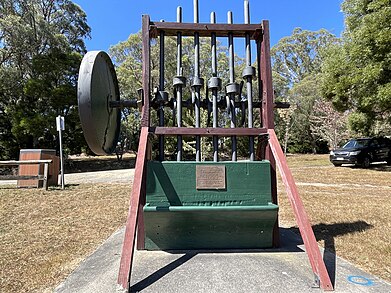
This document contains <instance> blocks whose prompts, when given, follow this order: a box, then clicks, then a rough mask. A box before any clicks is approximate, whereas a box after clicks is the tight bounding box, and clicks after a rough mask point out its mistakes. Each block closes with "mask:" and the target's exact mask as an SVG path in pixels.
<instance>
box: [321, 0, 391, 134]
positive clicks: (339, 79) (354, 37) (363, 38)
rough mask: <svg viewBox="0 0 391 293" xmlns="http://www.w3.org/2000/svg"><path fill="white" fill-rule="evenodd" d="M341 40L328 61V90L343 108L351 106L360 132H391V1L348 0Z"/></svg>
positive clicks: (351, 121) (352, 118)
mask: <svg viewBox="0 0 391 293" xmlns="http://www.w3.org/2000/svg"><path fill="white" fill-rule="evenodd" d="M342 10H343V12H344V14H345V31H344V33H343V36H342V44H339V45H338V44H337V45H335V46H333V47H331V48H330V50H329V52H328V57H327V58H326V59H325V62H324V66H323V73H324V77H323V84H322V92H323V95H324V96H325V97H326V98H327V99H329V100H331V101H332V102H333V104H334V106H335V107H336V108H337V109H338V110H340V111H346V110H352V111H354V113H353V114H351V115H350V117H349V125H350V126H351V128H352V129H353V130H354V131H356V132H357V133H358V134H361V135H370V134H373V133H376V134H378V133H379V132H383V134H386V135H391V57H390V56H391V46H390V44H391V33H390V32H391V1H390V0H372V1H366V0H365V1H364V0H345V1H344V2H343V3H342Z"/></svg>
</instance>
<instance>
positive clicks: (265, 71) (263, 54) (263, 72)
mask: <svg viewBox="0 0 391 293" xmlns="http://www.w3.org/2000/svg"><path fill="white" fill-rule="evenodd" d="M262 28H263V34H262V35H259V36H258V38H257V40H256V42H257V63H258V72H259V74H258V75H259V76H258V85H259V95H260V97H261V98H262V104H261V105H262V108H261V109H260V116H261V127H264V128H266V129H274V112H273V111H274V110H273V109H274V101H273V83H272V68H271V61H270V35H269V21H267V20H263V21H262ZM265 159H266V160H269V161H270V168H271V170H270V175H271V188H272V200H273V203H274V204H278V199H277V176H276V161H275V158H274V156H273V153H272V151H271V149H270V146H269V145H267V146H266V153H265ZM273 246H274V247H278V246H280V234H279V228H278V216H277V220H276V223H275V225H274V228H273Z"/></svg>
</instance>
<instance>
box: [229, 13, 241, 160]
mask: <svg viewBox="0 0 391 293" xmlns="http://www.w3.org/2000/svg"><path fill="white" fill-rule="evenodd" d="M228 24H233V15H232V11H228ZM228 51H229V84H228V85H227V87H226V92H227V94H228V97H229V103H230V113H231V128H235V127H236V109H235V95H236V94H238V92H239V85H238V84H237V83H235V67H234V66H235V55H234V52H235V51H234V37H233V34H232V33H229V34H228ZM231 142H232V161H237V142H236V136H232V137H231Z"/></svg>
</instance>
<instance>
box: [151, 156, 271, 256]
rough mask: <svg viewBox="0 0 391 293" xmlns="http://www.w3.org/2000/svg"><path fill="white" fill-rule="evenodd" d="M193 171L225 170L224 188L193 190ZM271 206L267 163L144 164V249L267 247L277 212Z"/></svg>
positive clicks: (194, 174) (194, 187)
mask: <svg viewBox="0 0 391 293" xmlns="http://www.w3.org/2000/svg"><path fill="white" fill-rule="evenodd" d="M197 165H204V166H208V165H219V166H224V168H225V178H224V180H225V184H226V188H225V189H223V190H214V189H206V190H205V189H197V187H196V166H197ZM271 201H272V200H271V180H270V163H269V162H268V161H261V162H260V161H257V162H248V161H245V162H219V163H213V162H202V163H196V162H148V165H147V204H146V206H145V207H144V212H145V214H144V221H145V238H146V239H145V248H146V249H148V250H174V249H257V248H268V247H272V239H273V235H272V234H273V233H272V232H273V227H274V224H275V222H276V219H277V213H278V206H277V205H274V204H271Z"/></svg>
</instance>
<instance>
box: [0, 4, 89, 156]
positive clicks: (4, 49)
mask: <svg viewBox="0 0 391 293" xmlns="http://www.w3.org/2000/svg"><path fill="white" fill-rule="evenodd" d="M89 33H90V28H89V26H88V25H87V22H86V15H85V13H84V11H83V10H82V9H81V8H80V7H79V6H78V5H76V4H74V3H73V2H72V1H68V0H55V1H53V0H28V1H26V0H12V1H11V0H2V1H1V2H0V65H1V67H0V80H1V81H0V113H1V118H0V129H1V131H0V150H1V153H0V156H1V157H3V158H10V157H14V158H15V157H16V156H17V153H18V150H19V149H20V148H32V147H46V148H47V147H55V146H56V140H55V133H56V131H55V123H54V117H55V116H56V115H58V114H61V115H63V116H66V118H67V127H66V131H65V133H64V142H65V145H66V146H67V147H68V148H69V151H71V152H74V151H75V152H77V151H79V150H80V148H81V147H82V146H85V142H84V139H82V138H81V128H80V123H79V118H78V115H77V107H76V103H77V102H76V83H77V73H78V67H79V64H80V61H81V54H82V53H84V52H85V45H84V38H85V37H88V36H89Z"/></svg>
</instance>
